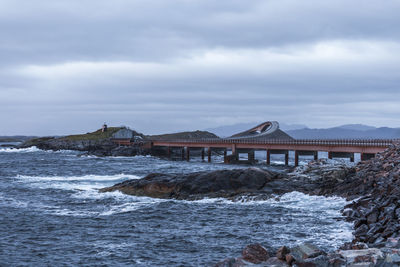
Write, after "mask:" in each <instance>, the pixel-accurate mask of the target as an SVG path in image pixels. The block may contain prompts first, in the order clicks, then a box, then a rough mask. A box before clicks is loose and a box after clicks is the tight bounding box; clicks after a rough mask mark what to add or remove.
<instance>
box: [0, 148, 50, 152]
mask: <svg viewBox="0 0 400 267" xmlns="http://www.w3.org/2000/svg"><path fill="white" fill-rule="evenodd" d="M39 151H43V150H41V149H39V148H37V147H35V146H32V147H28V148H0V153H30V152H39Z"/></svg>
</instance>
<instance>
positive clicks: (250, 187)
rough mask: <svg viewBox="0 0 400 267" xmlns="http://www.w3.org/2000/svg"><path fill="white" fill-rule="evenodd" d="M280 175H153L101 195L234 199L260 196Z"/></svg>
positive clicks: (246, 172) (225, 172)
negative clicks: (235, 197) (236, 197)
mask: <svg viewBox="0 0 400 267" xmlns="http://www.w3.org/2000/svg"><path fill="white" fill-rule="evenodd" d="M280 177H281V176H280V174H277V173H274V172H270V171H266V170H262V169H259V168H249V169H237V170H220V171H213V172H197V173H190V174H179V175H169V174H157V173H154V174H149V175H147V176H146V177H144V178H142V179H138V180H128V181H125V182H122V183H119V184H116V185H114V186H112V187H107V188H104V189H101V190H100V192H112V191H116V190H118V191H121V192H123V193H125V194H129V195H137V196H149V197H156V198H176V199H196V198H202V197H226V198H230V197H233V196H236V195H240V194H248V193H255V192H258V193H260V194H262V193H265V192H264V191H263V190H264V188H265V187H268V186H269V185H268V184H269V182H271V181H273V180H275V179H279V178H280Z"/></svg>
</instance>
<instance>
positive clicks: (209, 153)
mask: <svg viewBox="0 0 400 267" xmlns="http://www.w3.org/2000/svg"><path fill="white" fill-rule="evenodd" d="M207 154H208V155H207V156H208V162H211V147H209V148H208V149H207Z"/></svg>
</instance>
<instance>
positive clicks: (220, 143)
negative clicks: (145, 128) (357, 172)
mask: <svg viewBox="0 0 400 267" xmlns="http://www.w3.org/2000/svg"><path fill="white" fill-rule="evenodd" d="M398 141H400V140H392V139H385V140H383V139H377V140H348V139H337V140H279V139H273V140H257V139H252V138H246V139H229V138H224V139H217V138H216V139H197V140H153V141H152V143H151V144H152V147H165V148H166V149H167V155H168V156H171V149H173V148H179V149H180V150H181V152H182V159H186V160H190V150H191V149H201V157H202V159H203V160H204V158H205V151H207V154H208V162H211V152H212V150H213V149H219V150H221V149H222V150H223V151H224V162H226V163H229V162H234V161H237V160H239V158H238V156H239V153H241V152H242V153H247V154H248V160H249V161H251V160H254V153H255V151H260V150H263V151H266V163H267V164H270V163H271V154H283V155H285V164H286V165H288V164H289V151H294V154H295V159H294V162H295V166H298V164H299V157H300V156H313V157H314V159H315V160H317V159H318V152H328V158H330V159H332V158H350V161H352V162H354V154H355V153H360V154H361V160H367V159H370V158H372V157H375V154H376V153H379V152H382V151H384V150H385V149H386V148H388V147H389V146H391V145H392V144H393V143H395V142H398ZM228 152H230V153H229V155H228Z"/></svg>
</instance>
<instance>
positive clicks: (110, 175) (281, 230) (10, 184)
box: [0, 148, 352, 266]
mask: <svg viewBox="0 0 400 267" xmlns="http://www.w3.org/2000/svg"><path fill="white" fill-rule="evenodd" d="M78 155H79V153H78V152H73V151H58V152H46V151H42V150H39V149H36V148H28V149H18V150H17V149H10V148H0V232H1V238H0V265H1V266H2V265H4V266H16V265H18V266H32V265H36V266H61V265H62V266H64V265H65V266H68V265H70V266H77V265H84V266H209V265H212V264H213V263H216V262H217V261H219V260H222V259H224V258H226V257H234V256H238V255H240V252H241V250H242V249H243V247H244V246H246V245H248V244H250V243H254V242H260V243H262V244H263V245H264V246H266V247H267V248H271V249H272V248H277V247H279V246H282V245H289V246H291V245H294V244H296V243H302V242H306V241H309V242H313V243H314V244H316V245H319V246H320V247H322V248H324V249H328V250H332V249H335V248H336V247H337V246H339V245H341V244H342V243H343V242H346V241H350V240H351V238H352V235H351V231H352V229H351V224H349V223H346V222H344V221H343V218H342V217H341V214H340V210H341V209H342V208H343V206H344V205H345V203H346V202H345V200H343V199H341V198H324V197H316V196H307V195H304V194H302V193H298V192H293V193H289V194H285V195H283V196H282V197H280V198H274V199H270V200H266V201H245V202H232V201H228V200H225V199H204V200H200V201H177V200H161V199H153V198H148V197H134V196H127V195H124V194H122V193H119V192H113V193H98V191H97V190H98V189H99V188H102V187H106V186H110V185H113V184H115V183H117V182H121V181H124V180H127V179H138V178H141V177H143V176H145V175H147V174H148V173H150V172H161V173H188V172H194V171H203V170H218V169H226V168H243V167H244V166H237V165H236V166H235V165H224V164H222V163H220V161H221V159H218V158H216V159H214V163H211V164H210V163H203V162H200V161H199V160H198V159H197V160H196V159H194V160H192V162H189V163H188V162H181V161H167V160H161V159H158V158H155V157H141V156H140V157H139V156H138V157H129V158H123V157H115V158H113V157H106V158H98V157H79V156H78ZM271 168H273V167H271Z"/></svg>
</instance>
